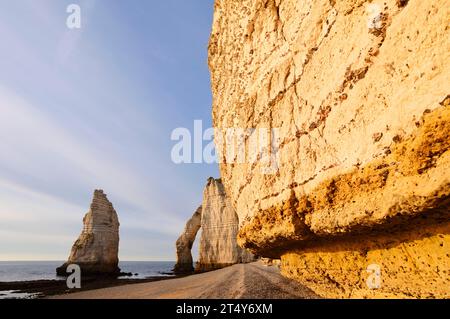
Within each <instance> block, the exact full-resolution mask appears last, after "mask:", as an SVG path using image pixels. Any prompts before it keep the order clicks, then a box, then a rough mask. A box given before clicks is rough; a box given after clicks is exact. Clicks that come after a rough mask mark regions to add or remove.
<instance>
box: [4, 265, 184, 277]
mask: <svg viewBox="0 0 450 319" xmlns="http://www.w3.org/2000/svg"><path fill="white" fill-rule="evenodd" d="M63 263H64V261H63V260H39V261H37V260H8V261H0V282H26V281H38V280H62V279H63V277H60V276H57V274H56V268H57V267H59V266H61V264H63ZM174 266H175V261H163V260H161V261H145V260H140V261H139V260H137V261H136V260H135V261H126V260H122V261H119V268H120V269H121V271H122V272H124V273H130V274H133V275H132V276H129V277H126V278H127V279H146V278H149V277H159V276H162V277H164V276H170V273H171V272H172V269H173V267H174ZM119 278H121V277H119ZM124 278H125V277H124Z"/></svg>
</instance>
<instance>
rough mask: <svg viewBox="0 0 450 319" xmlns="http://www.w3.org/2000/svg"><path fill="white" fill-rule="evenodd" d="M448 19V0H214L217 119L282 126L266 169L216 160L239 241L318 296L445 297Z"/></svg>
mask: <svg viewBox="0 0 450 319" xmlns="http://www.w3.org/2000/svg"><path fill="white" fill-rule="evenodd" d="M449 15H450V7H449V6H448V1H445V0H437V1H420V0H409V1H396V0H385V1H379V0H374V1H362V0H359V1H349V0H336V1H329V0H309V1H295V0H216V2H215V14H214V22H213V30H212V34H211V40H210V45H209V64H210V69H211V77H212V90H213V121H214V126H215V127H217V128H220V129H223V130H225V129H226V128H230V127H231V128H243V129H248V128H275V129H277V130H278V136H277V140H276V141H275V142H276V144H277V149H278V151H277V153H276V155H277V163H278V169H277V170H276V172H274V173H271V174H267V171H265V170H264V169H263V167H262V165H263V164H262V163H259V162H255V163H253V162H252V163H251V162H248V161H247V162H245V163H239V162H233V161H232V159H230V158H226V159H224V158H221V159H222V161H223V163H222V164H221V176H222V180H223V183H224V185H225V189H226V192H227V194H228V195H229V196H230V198H231V201H232V204H233V206H234V207H235V208H236V211H237V213H238V215H239V219H240V221H241V223H240V230H239V240H238V241H239V243H240V244H241V245H242V246H243V247H246V248H248V249H251V250H252V251H253V252H255V253H257V254H259V255H262V256H265V257H270V258H280V257H281V260H282V270H283V273H284V274H285V275H287V276H289V277H291V278H294V279H296V280H299V281H301V282H302V283H304V284H305V285H308V286H309V287H311V288H313V289H314V290H315V291H318V292H319V293H321V294H322V295H324V296H333V297H353V296H356V297H375V296H388V295H389V296H400V297H408V296H409V297H411V296H413V297H429V296H434V297H449V296H450V275H449V259H450V239H449V235H448V234H449V220H450V218H449V215H450V214H449V212H450V211H449V198H450V170H449V168H450V152H449V148H450V139H449V138H448V137H449V136H450V124H449V123H450V110H449V108H450V106H449V104H450V98H449V95H448V94H449V87H448V83H450V68H449V67H448V63H447V62H448V60H449V58H450V54H449V52H450V41H449V38H450V37H449V30H448V16H449ZM250 137H251V135H250V136H249V137H247V138H246V139H245V140H244V145H245V146H246V147H247V148H248V147H249V145H250V144H249V143H250V140H251V138H250ZM216 142H217V141H216ZM221 143H224V142H223V141H221ZM225 144H226V142H225ZM222 155H223V154H222ZM424 220H426V222H425V221H424ZM425 230H427V231H425ZM369 238H370V240H369ZM394 259H398V260H403V261H404V263H402V265H400V262H399V261H397V262H394ZM370 264H377V265H379V266H380V269H381V274H382V276H384V277H383V278H384V281H383V283H382V285H381V287H378V288H376V289H372V288H369V287H368V286H367V285H366V284H364V283H365V279H367V277H368V275H370V274H369V273H368V272H367V267H368V266H370ZM331 265H333V266H331ZM312 274H314V275H312ZM383 274H384V275H383ZM348 278H353V279H352V280H351V281H348ZM408 278H409V280H408ZM355 287H356V288H355Z"/></svg>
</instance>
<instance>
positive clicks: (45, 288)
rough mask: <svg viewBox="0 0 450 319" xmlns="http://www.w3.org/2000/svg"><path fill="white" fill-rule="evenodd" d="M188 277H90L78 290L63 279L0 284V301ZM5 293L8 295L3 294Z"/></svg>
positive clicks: (38, 297)
mask: <svg viewBox="0 0 450 319" xmlns="http://www.w3.org/2000/svg"><path fill="white" fill-rule="evenodd" d="M190 275H191V274H186V275H169V274H166V275H162V276H151V277H147V278H140V279H129V278H121V279H118V278H108V277H103V278H100V277H96V278H95V277H90V278H85V279H82V282H81V288H80V289H68V288H67V284H66V280H64V279H61V280H58V279H53V280H46V279H43V280H29V281H14V282H0V299H42V298H46V297H51V296H57V295H69V294H72V293H79V292H85V291H90V290H96V289H103V288H112V287H120V286H125V285H133V284H142V283H150V282H157V281H163V280H169V279H176V278H183V277H187V276H190ZM5 292H8V293H7V294H4V293H5ZM2 294H3V295H2ZM14 295H17V297H14Z"/></svg>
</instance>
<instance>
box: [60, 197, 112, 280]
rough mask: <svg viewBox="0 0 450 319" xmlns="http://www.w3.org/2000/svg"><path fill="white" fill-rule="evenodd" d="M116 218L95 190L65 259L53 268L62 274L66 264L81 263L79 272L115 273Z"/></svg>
mask: <svg viewBox="0 0 450 319" xmlns="http://www.w3.org/2000/svg"><path fill="white" fill-rule="evenodd" d="M118 253H119V220H118V217H117V213H116V211H115V210H114V207H113V205H112V204H111V202H110V201H109V200H108V198H107V197H106V194H105V193H104V192H103V191H102V190H96V191H95V192H94V196H93V199H92V204H91V207H90V210H89V212H88V213H87V214H86V215H85V217H84V218H83V230H82V233H81V235H80V236H79V237H78V239H77V240H76V241H75V243H74V244H73V246H72V250H71V253H70V256H69V259H68V260H67V262H66V263H65V264H64V265H62V266H61V267H59V268H58V269H57V273H58V274H59V275H66V268H67V265H69V264H77V265H79V266H80V267H81V271H82V275H83V274H84V275H86V274H88V275H90V274H92V275H96V274H105V275H117V274H119V273H120V269H119V267H118V263H119V258H118Z"/></svg>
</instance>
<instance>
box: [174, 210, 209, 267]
mask: <svg viewBox="0 0 450 319" xmlns="http://www.w3.org/2000/svg"><path fill="white" fill-rule="evenodd" d="M201 220H202V206H200V207H199V208H197V210H196V211H195V212H194V214H193V215H192V217H191V218H190V219H189V220H188V222H187V223H186V226H185V227H184V230H183V233H182V234H181V236H180V237H179V238H178V240H177V243H176V247H177V263H176V264H175V267H174V269H173V271H174V272H175V273H177V274H183V273H191V272H193V271H194V266H193V260H192V252H191V251H192V245H193V244H194V241H195V237H196V236H197V233H198V231H199V229H200V226H201V222H202V221H201Z"/></svg>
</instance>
